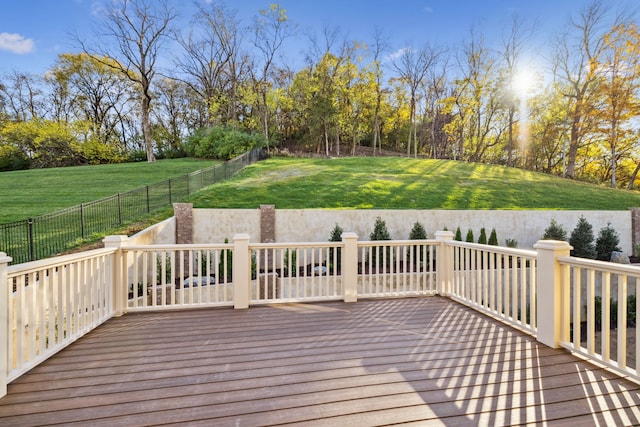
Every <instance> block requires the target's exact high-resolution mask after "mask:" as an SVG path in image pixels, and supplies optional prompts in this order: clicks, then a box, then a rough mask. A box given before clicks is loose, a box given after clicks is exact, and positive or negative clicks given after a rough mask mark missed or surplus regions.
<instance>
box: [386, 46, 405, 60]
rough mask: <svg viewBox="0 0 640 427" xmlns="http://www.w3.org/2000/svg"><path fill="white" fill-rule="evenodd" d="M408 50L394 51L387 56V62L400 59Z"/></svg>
mask: <svg viewBox="0 0 640 427" xmlns="http://www.w3.org/2000/svg"><path fill="white" fill-rule="evenodd" d="M409 49H410V48H408V47H403V48H401V49H398V50H396V51H395V52H391V53H390V54H389V55H387V61H392V62H393V61H395V60H396V59H398V58H400V57H401V56H402V55H404V54H405V52H407V51H408V50H409Z"/></svg>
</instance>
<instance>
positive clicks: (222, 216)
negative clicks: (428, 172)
mask: <svg viewBox="0 0 640 427" xmlns="http://www.w3.org/2000/svg"><path fill="white" fill-rule="evenodd" d="M632 212H633V211H524V210H523V211H506V210H505V211H494V210H374V209H365V210H334V209H275V210H274V213H275V224H274V228H273V230H274V236H275V238H274V241H276V242H322V241H328V240H329V235H330V233H331V230H332V229H333V228H334V227H335V225H336V224H338V225H339V226H340V227H342V229H343V230H344V231H345V232H354V233H356V234H357V235H358V236H359V238H360V240H368V238H369V234H370V233H371V232H372V231H373V225H374V223H375V220H376V218H377V217H380V218H382V219H383V220H384V221H385V223H386V224H387V228H388V230H389V232H390V234H391V238H392V239H394V240H404V239H408V237H409V232H410V231H411V228H412V227H413V224H414V223H415V222H420V223H421V224H422V225H423V226H424V227H425V229H426V231H427V233H428V235H429V237H430V238H432V237H434V234H435V232H436V231H438V230H443V229H444V228H445V227H446V229H448V230H450V231H455V229H456V228H457V227H460V229H461V230H462V233H463V238H464V237H465V236H466V233H467V230H468V229H469V228H471V229H472V230H473V233H474V237H475V239H476V240H477V239H478V236H479V235H480V229H481V228H482V227H484V228H485V229H486V232H487V237H488V235H489V233H490V232H491V229H492V228H495V229H496V232H497V235H498V241H499V244H500V245H502V246H504V245H505V240H506V239H513V240H516V241H517V242H518V247H519V248H523V249H530V248H532V247H533V244H534V243H535V242H536V241H538V240H539V239H541V238H542V236H543V234H544V230H545V229H546V228H547V227H548V226H549V223H550V222H551V220H552V219H554V220H556V221H557V222H558V223H559V224H561V225H562V226H563V227H564V228H565V230H567V234H568V235H570V234H571V231H572V230H573V229H574V228H575V226H576V224H577V222H578V219H579V218H580V216H584V217H585V218H586V219H587V221H589V223H590V224H591V225H592V226H593V232H594V237H595V238H597V236H598V232H599V231H600V229H601V228H603V227H606V226H607V224H608V223H611V225H612V226H613V228H614V229H615V230H616V231H617V232H618V234H619V235H620V245H621V248H622V250H623V251H624V252H625V253H626V254H628V255H631V253H632V248H633V241H634V240H633V235H634V233H633V232H632V230H633V226H632ZM638 218H640V216H639V217H638ZM637 222H638V224H639V225H638V226H640V220H638V221H637ZM238 233H246V234H249V236H251V241H252V242H259V241H261V240H262V239H263V237H264V236H263V234H262V227H261V210H260V209H194V210H193V243H222V242H224V240H225V238H228V239H229V240H231V239H232V238H233V236H234V235H235V234H238ZM636 239H640V236H639V237H636ZM636 241H640V240H636Z"/></svg>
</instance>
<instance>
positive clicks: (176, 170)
mask: <svg viewBox="0 0 640 427" xmlns="http://www.w3.org/2000/svg"><path fill="white" fill-rule="evenodd" d="M216 163H219V162H216V161H212V160H195V159H171V160H159V161H157V162H154V163H147V162H139V163H119V164H111V165H98V166H77V167H69V168H52V169H32V170H24V171H12V172H2V173H0V206H1V208H0V224H1V223H6V222H11V221H17V220H22V219H26V218H28V217H31V216H37V215H41V214H44V213H49V212H53V211H56V210H59V209H64V208H67V207H71V206H75V205H79V204H80V203H86V202H89V201H92V200H97V199H100V198H102V197H107V196H111V195H113V194H117V193H123V192H126V191H128V190H133V189H135V188H138V187H143V186H145V185H150V184H154V183H157V182H161V181H165V180H167V179H169V178H174V177H178V176H181V175H185V174H187V173H189V172H193V171H196V170H200V169H203V168H206V167H209V166H212V165H214V164H216Z"/></svg>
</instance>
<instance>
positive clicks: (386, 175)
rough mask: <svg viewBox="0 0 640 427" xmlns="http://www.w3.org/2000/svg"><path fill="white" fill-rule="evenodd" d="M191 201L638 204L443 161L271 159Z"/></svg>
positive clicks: (546, 179) (219, 204)
mask: <svg viewBox="0 0 640 427" xmlns="http://www.w3.org/2000/svg"><path fill="white" fill-rule="evenodd" d="M192 202H193V203H194V206H195V207H199V208H257V207H259V205H261V204H274V205H275V206H276V207H277V208H281V209H287V208H289V209H292V208H345V209H350V208H358V209H584V210H626V209H628V208H629V207H636V206H640V192H635V191H626V190H614V189H611V188H606V187H601V186H596V185H592V184H585V183H580V182H576V181H570V180H566V179H562V178H558V177H554V176H550V175H545V174H540V173H535V172H530V171H524V170H520V169H513V168H507V167H502V166H493V165H485V164H472V163H463V162H456V161H448V160H415V159H407V158H392V157H378V158H371V157H355V158H339V159H295V158H275V159H269V160H266V161H263V162H259V163H256V164H254V165H251V166H249V167H247V168H245V169H244V170H243V171H242V172H240V173H239V174H238V175H237V176H236V177H234V178H233V179H231V180H229V181H226V182H223V183H220V184H216V185H214V186H212V187H209V188H207V189H204V190H202V191H201V192H200V193H198V194H197V195H196V196H194V197H193V198H192Z"/></svg>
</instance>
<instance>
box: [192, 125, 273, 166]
mask: <svg viewBox="0 0 640 427" xmlns="http://www.w3.org/2000/svg"><path fill="white" fill-rule="evenodd" d="M266 145H267V141H266V139H265V138H264V136H262V135H260V134H251V133H247V132H243V131H241V130H237V129H232V128H230V127H226V126H216V127H213V128H208V129H198V130H197V131H196V132H195V133H194V134H193V135H192V136H191V137H189V138H188V139H187V142H186V144H185V151H186V153H187V154H188V155H189V156H192V157H199V158H205V159H220V160H229V159H232V158H234V157H236V156H239V155H240V154H243V153H246V152H247V151H250V150H252V149H254V148H261V147H266Z"/></svg>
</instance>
